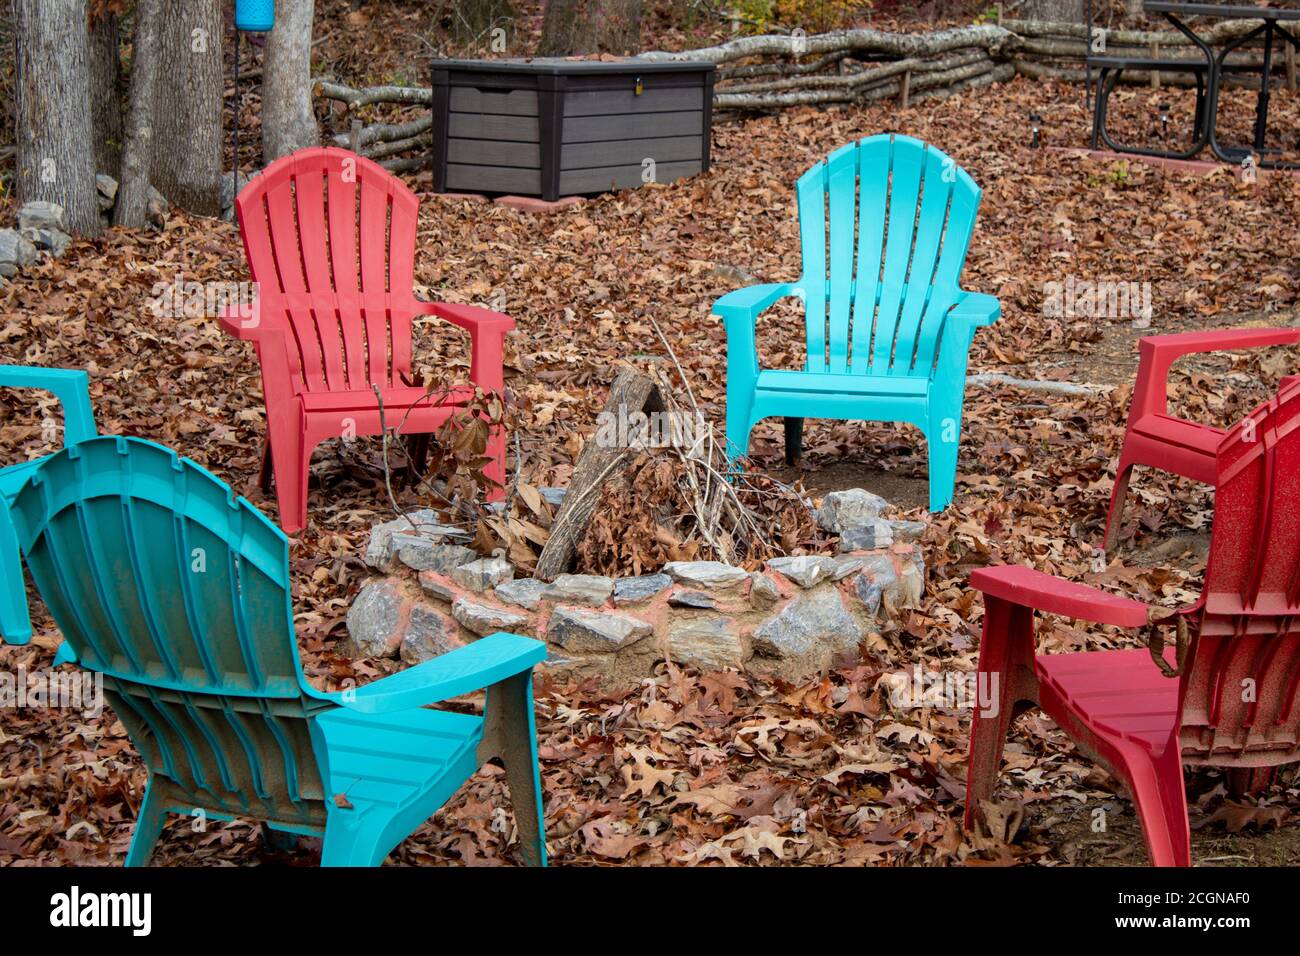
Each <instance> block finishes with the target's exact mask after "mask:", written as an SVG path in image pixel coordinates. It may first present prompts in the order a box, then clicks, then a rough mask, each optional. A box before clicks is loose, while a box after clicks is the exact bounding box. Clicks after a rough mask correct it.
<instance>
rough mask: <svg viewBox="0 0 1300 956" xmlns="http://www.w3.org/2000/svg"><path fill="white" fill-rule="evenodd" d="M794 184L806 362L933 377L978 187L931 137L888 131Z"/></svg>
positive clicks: (815, 367) (811, 367) (831, 368)
mask: <svg viewBox="0 0 1300 956" xmlns="http://www.w3.org/2000/svg"><path fill="white" fill-rule="evenodd" d="M797 193H798V203H799V232H800V241H801V244H802V250H803V277H802V278H801V280H800V284H801V285H802V287H803V288H804V290H805V321H806V325H807V340H808V363H807V370H808V371H812V372H848V373H857V374H871V375H911V376H924V377H928V376H929V375H930V373H931V371H932V370H933V368H934V365H935V361H936V359H937V356H938V345H939V342H940V338H941V335H942V331H943V324H944V321H945V319H946V318H947V315H948V311H949V309H951V308H952V306H953V304H954V303H955V302H956V299H957V293H958V290H959V285H958V283H959V281H960V279H961V270H962V266H963V265H964V263H965V261H966V250H967V247H968V245H969V243H970V236H971V232H972V230H973V229H974V226H975V214H976V212H977V210H978V208H979V200H980V190H979V187H978V186H976V185H975V182H974V180H972V179H971V178H970V176H969V175H968V174H967V173H966V171H965V170H963V169H961V168H960V167H958V166H957V165H956V163H955V162H953V160H952V159H951V158H950V157H949V156H947V155H946V154H944V153H943V152H941V151H940V150H938V149H935V148H934V147H933V146H928V145H926V144H925V143H922V142H921V141H920V140H916V139H913V138H911V137H909V136H899V135H894V134H882V135H879V136H870V137H867V138H866V139H863V140H860V141H859V142H856V143H849V144H848V145H846V146H843V147H841V148H840V149H837V150H836V151H835V152H834V153H832V154H831V155H830V156H828V157H827V158H826V159H825V160H823V161H822V162H820V163H818V164H817V165H816V166H813V167H812V168H811V169H809V170H808V171H807V172H806V173H804V174H803V176H801V177H800V178H799V182H798V184H797ZM823 288H824V290H825V291H824V292H820V291H819V290H821V289H823ZM963 345H964V343H963Z"/></svg>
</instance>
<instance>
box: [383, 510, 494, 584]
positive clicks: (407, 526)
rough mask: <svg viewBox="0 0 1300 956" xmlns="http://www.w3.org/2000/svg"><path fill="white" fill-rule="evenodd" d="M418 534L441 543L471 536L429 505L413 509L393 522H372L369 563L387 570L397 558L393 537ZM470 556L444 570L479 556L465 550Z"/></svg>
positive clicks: (463, 539)
mask: <svg viewBox="0 0 1300 956" xmlns="http://www.w3.org/2000/svg"><path fill="white" fill-rule="evenodd" d="M397 534H402V535H417V536H424V537H427V538H429V539H430V540H432V541H436V542H441V541H444V540H451V541H465V540H468V538H469V535H468V534H466V533H465V532H464V531H461V530H460V529H459V528H448V527H446V526H444V525H443V524H442V523H441V522H440V521H439V519H438V513H437V512H436V511H432V510H430V509H428V508H422V509H420V510H419V511H412V512H411V513H410V514H408V515H404V516H402V517H400V518H395V519H394V520H392V521H384V522H381V523H380V524H376V525H372V526H371V528H370V539H369V541H367V542H366V553H365V559H364V560H365V562H366V564H368V565H369V566H370V567H372V568H375V569H376V570H379V571H387V570H389V569H390V568H392V565H393V560H394V559H395V558H396V557H397V554H396V551H395V550H394V546H393V536H394V535H397ZM465 551H466V552H467V553H466V556H465V557H464V558H463V559H462V560H460V561H457V562H456V564H452V565H448V566H446V567H445V568H444V569H443V570H448V571H449V570H451V568H453V567H455V566H456V565H459V564H465V563H466V562H468V561H473V560H474V558H475V557H476V555H475V554H474V553H473V552H472V551H469V549H468V548H466V549H465ZM417 570H422V571H423V570H435V569H433V568H419V569H417Z"/></svg>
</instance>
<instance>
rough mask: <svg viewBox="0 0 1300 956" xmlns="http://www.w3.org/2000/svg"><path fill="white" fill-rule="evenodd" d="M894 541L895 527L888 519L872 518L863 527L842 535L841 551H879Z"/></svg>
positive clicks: (839, 545) (839, 546)
mask: <svg viewBox="0 0 1300 956" xmlns="http://www.w3.org/2000/svg"><path fill="white" fill-rule="evenodd" d="M893 543H894V528H893V525H891V524H890V523H889V522H888V521H881V520H879V519H875V520H872V521H870V522H868V523H867V524H865V525H863V526H862V527H861V528H852V529H850V530H848V531H845V532H844V533H843V534H841V535H840V541H839V544H838V545H837V547H838V548H839V550H840V551H878V550H880V549H881V548H888V547H889V546H890V545H892V544H893Z"/></svg>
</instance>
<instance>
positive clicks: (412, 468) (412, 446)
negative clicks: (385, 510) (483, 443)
mask: <svg viewBox="0 0 1300 956" xmlns="http://www.w3.org/2000/svg"><path fill="white" fill-rule="evenodd" d="M404 437H405V440H406V454H407V456H408V459H409V462H408V466H407V467H408V471H409V476H410V478H409V480H410V481H411V482H412V483H415V482H418V481H419V480H420V479H421V478H422V477H423V476H424V469H425V467H426V466H427V465H428V464H429V442H430V439H431V436H430V435H429V434H428V433H427V432H425V433H424V434H422V435H406V436H404ZM488 443H489V447H490V446H491V439H489V442H488Z"/></svg>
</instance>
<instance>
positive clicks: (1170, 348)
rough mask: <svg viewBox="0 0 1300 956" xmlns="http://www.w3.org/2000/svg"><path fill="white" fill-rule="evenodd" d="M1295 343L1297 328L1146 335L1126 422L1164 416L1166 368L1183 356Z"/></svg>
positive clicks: (1297, 341)
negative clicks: (1131, 407)
mask: <svg viewBox="0 0 1300 956" xmlns="http://www.w3.org/2000/svg"><path fill="white" fill-rule="evenodd" d="M1296 344H1300V329H1222V330H1219V331H1215V332H1182V333H1178V334H1175V335H1148V336H1147V337H1146V338H1144V339H1142V340H1141V341H1140V342H1139V343H1138V356H1139V357H1138V374H1137V382H1136V383H1135V384H1134V387H1133V411H1132V413H1131V414H1130V415H1129V420H1130V421H1132V420H1133V419H1135V418H1138V417H1141V416H1142V415H1150V414H1161V415H1162V414H1164V413H1165V411H1166V409H1167V408H1168V403H1167V394H1166V385H1167V383H1168V381H1169V369H1170V368H1171V367H1172V366H1173V364H1174V362H1176V361H1177V360H1178V359H1180V358H1182V357H1183V356H1184V355H1193V354H1196V353H1201V352H1221V351H1230V350H1232V349H1251V348H1265V347H1267V346H1270V345H1296Z"/></svg>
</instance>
